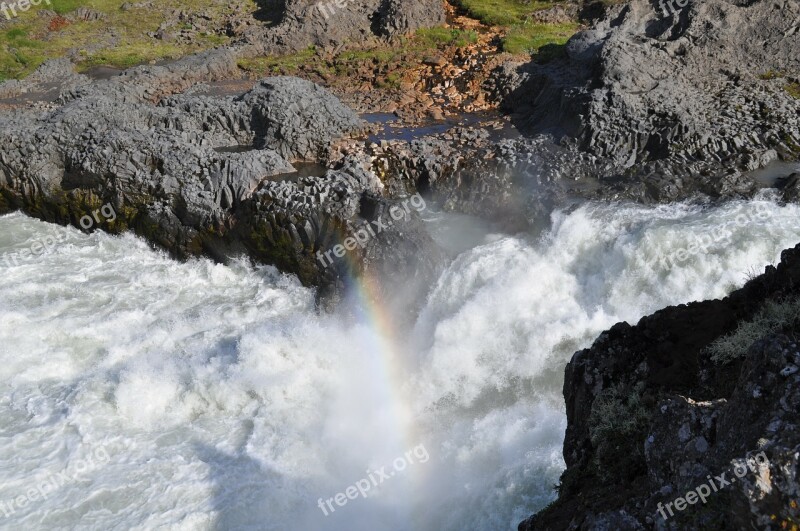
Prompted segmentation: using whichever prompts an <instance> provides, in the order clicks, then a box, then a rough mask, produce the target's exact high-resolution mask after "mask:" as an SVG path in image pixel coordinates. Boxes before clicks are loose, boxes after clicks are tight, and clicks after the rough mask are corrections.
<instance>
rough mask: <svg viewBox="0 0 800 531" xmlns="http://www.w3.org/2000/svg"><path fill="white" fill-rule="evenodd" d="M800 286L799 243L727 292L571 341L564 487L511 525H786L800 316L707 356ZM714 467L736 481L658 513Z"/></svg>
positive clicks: (798, 490)
mask: <svg viewBox="0 0 800 531" xmlns="http://www.w3.org/2000/svg"><path fill="white" fill-rule="evenodd" d="M798 297H800V246H798V247H797V248H795V249H790V250H787V251H784V253H783V255H782V260H781V263H780V265H778V267H777V268H776V267H772V266H770V267H768V268H767V270H766V271H765V273H764V274H763V275H762V276H760V277H757V278H755V279H753V280H751V281H750V282H748V283H747V284H746V285H745V287H744V288H742V289H741V290H739V291H736V292H734V293H733V294H731V295H730V296H729V297H727V298H725V299H723V300H716V301H707V302H700V303H692V304H689V305H684V306H678V307H672V308H667V309H665V310H661V311H659V312H657V313H656V314H654V315H652V316H649V317H645V318H643V319H642V320H641V321H640V322H639V323H638V324H637V325H635V326H631V325H629V324H627V323H621V324H618V325H616V326H615V327H614V328H612V329H611V330H609V331H607V332H605V333H604V334H602V335H601V336H600V337H599V338H598V339H597V340H596V341H595V343H594V345H592V347H591V348H589V349H586V350H584V351H581V352H578V353H576V354H575V356H574V357H573V358H572V361H571V362H570V363H569V365H568V366H567V369H566V377H565V381H564V397H565V399H566V403H567V418H568V427H567V433H566V439H565V442H564V458H565V460H566V463H567V470H566V471H565V472H564V474H563V475H562V478H561V485H560V487H559V498H558V500H557V501H556V502H555V503H554V504H553V505H551V506H549V507H548V508H547V509H545V510H544V511H542V512H541V513H539V514H538V515H536V516H533V517H531V518H530V519H529V520H526V521H525V522H523V523H522V524H521V525H520V527H519V528H520V530H534V529H610V528H614V529H781V528H785V526H783V522H787V523H788V524H789V525H791V523H792V522H796V520H797V517H798V510H797V507H798V505H797V504H798V499H797V498H798V495H800V478H798V470H800V469H798V466H799V465H800V463H799V462H798V455H800V453H798V452H800V430H799V428H800V413H798V411H800V375H798V370H797V367H798V363H799V362H800V347H799V346H798V345H800V342H798V333H799V332H800V321H798V320H797V319H796V318H795V319H794V320H789V323H790V324H788V325H787V326H784V327H783V329H781V330H779V331H777V332H770V331H765V332H764V335H763V337H762V338H761V339H758V340H756V341H755V342H752V341H749V342H743V343H741V345H738V346H737V348H736V349H734V350H735V356H733V357H732V358H731V359H727V360H724V361H721V360H720V359H717V358H715V356H713V355H711V354H710V353H711V349H710V348H709V347H710V346H711V345H712V344H713V343H714V341H715V340H717V339H719V338H720V337H723V336H726V335H728V334H731V333H732V332H735V331H736V329H737V326H739V325H740V324H741V323H743V322H746V321H748V320H751V319H752V318H753V316H754V315H755V314H756V313H757V312H758V311H759V310H760V309H761V308H763V307H764V306H765V304H769V303H771V304H775V305H796V304H797V299H798ZM791 307H792V308H795V307H796V306H791ZM792 311H794V310H792ZM759 454H761V457H759V459H756V460H755V461H754V456H756V455H759ZM748 458H749V460H748ZM764 458H766V462H765V461H764ZM732 467H733V468H736V467H738V470H739V471H743V470H744V468H745V467H746V468H747V473H746V474H743V475H741V476H740V475H739V473H738V472H737V473H736V474H734V473H732V472H731V469H732ZM722 473H727V479H728V480H731V479H732V478H734V481H731V482H730V485H729V486H727V487H725V488H720V489H719V491H718V492H716V491H714V492H712V493H711V494H710V495H709V496H708V499H707V501H706V503H697V504H696V505H689V506H688V509H687V508H686V507H684V509H683V510H682V511H678V510H673V509H672V508H670V510H669V511H667V510H666V509H664V516H666V519H665V518H664V516H662V515H661V514H660V510H659V509H660V507H659V503H660V504H662V507H663V505H665V504H667V503H669V502H673V501H674V500H675V499H676V498H679V497H684V496H685V495H686V494H687V493H689V492H690V491H695V489H696V488H697V487H698V486H700V485H702V484H704V483H708V482H709V476H711V477H712V478H715V477H717V476H719V475H720V474H722ZM718 486H719V485H718ZM670 513H673V514H672V515H670ZM782 526H783V527H782Z"/></svg>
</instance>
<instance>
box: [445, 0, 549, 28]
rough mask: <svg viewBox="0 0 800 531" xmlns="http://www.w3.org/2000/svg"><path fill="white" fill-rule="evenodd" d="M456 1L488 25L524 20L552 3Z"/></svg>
mask: <svg viewBox="0 0 800 531" xmlns="http://www.w3.org/2000/svg"><path fill="white" fill-rule="evenodd" d="M456 3H457V4H458V5H459V6H460V7H461V8H463V9H464V10H466V11H467V13H469V15H470V16H471V17H473V18H476V19H478V20H480V21H481V22H483V23H484V24H487V25H489V26H513V25H515V24H519V23H522V22H525V20H526V18H527V17H528V16H529V15H530V14H531V13H533V12H535V11H540V10H542V9H547V8H548V7H552V6H553V5H554V4H553V3H552V2H542V1H540V0H457V2H456Z"/></svg>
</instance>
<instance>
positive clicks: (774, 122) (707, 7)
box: [497, 0, 800, 195]
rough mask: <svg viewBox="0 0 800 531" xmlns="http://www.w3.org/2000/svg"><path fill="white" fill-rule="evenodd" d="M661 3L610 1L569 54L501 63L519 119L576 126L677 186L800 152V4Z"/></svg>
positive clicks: (644, 173) (602, 152)
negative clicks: (794, 90) (799, 92)
mask: <svg viewBox="0 0 800 531" xmlns="http://www.w3.org/2000/svg"><path fill="white" fill-rule="evenodd" d="M662 4H663V6H660V5H659V4H658V2H647V1H645V0H634V1H632V2H629V3H626V4H624V5H622V6H619V7H617V8H614V9H611V10H610V12H609V14H608V16H607V17H606V18H605V19H604V20H602V21H600V22H598V23H597V24H596V25H594V26H593V27H591V28H590V29H587V30H585V31H582V32H580V33H579V34H577V35H576V36H574V37H573V38H572V39H571V40H570V41H569V43H568V44H567V46H566V57H565V58H563V59H559V60H555V61H552V62H551V63H548V64H545V65H539V64H527V65H521V66H518V67H517V68H513V67H512V66H507V67H505V68H504V69H500V70H499V71H498V76H499V78H500V79H502V80H504V82H501V83H500V85H501V87H500V88H498V90H497V91H498V92H499V94H500V95H504V96H505V105H506V107H507V108H508V109H509V110H511V111H512V112H513V113H514V118H515V121H516V123H517V125H518V126H519V127H520V128H521V129H522V130H524V131H526V132H527V133H529V134H535V133H539V132H549V133H553V134H554V135H556V136H563V135H566V136H567V137H571V138H575V139H577V140H578V142H579V145H580V147H581V149H584V150H586V151H588V152H590V153H592V154H595V155H597V156H599V157H601V158H603V159H607V160H610V161H613V163H614V166H615V172H616V173H619V174H628V175H635V176H636V178H637V179H639V178H642V177H648V176H649V175H651V174H658V175H661V176H663V177H662V178H661V179H660V182H659V180H653V185H656V186H660V187H666V188H668V187H673V188H676V187H680V186H681V185H682V183H681V179H682V178H683V177H685V176H692V175H697V174H699V173H702V172H706V173H707V172H709V171H710V172H713V173H716V174H718V175H724V174H726V173H729V172H730V171H731V170H734V169H737V170H741V169H750V170H752V169H755V168H758V167H761V166H764V165H765V164H767V163H769V162H772V161H774V160H776V159H777V158H779V157H780V158H784V159H796V158H797V157H798V156H800V101H799V100H797V99H796V97H793V96H792V94H791V93H790V92H791V91H789V90H786V86H787V85H791V84H792V83H796V82H797V81H798V79H797V73H798V72H799V71H800V55H798V53H797V50H798V49H800V31H798V29H799V26H798V24H799V23H798V20H799V19H798V17H800V4H798V3H797V2H794V1H786V0H779V1H777V2H776V1H771V0H755V1H752V2H730V1H727V0H703V1H698V2H691V3H689V5H688V6H686V7H685V8H683V9H681V8H680V7H677V10H676V11H674V12H673V11H672V8H675V4H674V3H673V4H672V7H669V4H670V3H669V2H667V1H666V0H665V2H663V3H662ZM664 6H666V7H664ZM503 87H504V88H503ZM668 195H669V192H668Z"/></svg>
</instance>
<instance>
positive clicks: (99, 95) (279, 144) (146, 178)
mask: <svg viewBox="0 0 800 531" xmlns="http://www.w3.org/2000/svg"><path fill="white" fill-rule="evenodd" d="M220 54H221V55H220V57H216V56H214V57H212V59H213V60H212V61H210V62H209V61H202V60H195V59H194V58H189V59H187V60H185V61H183V62H178V63H177V64H175V65H170V67H153V68H150V67H140V68H137V69H133V70H132V71H128V72H126V73H125V74H124V75H122V76H118V77H115V78H112V79H110V80H106V81H100V82H93V83H89V82H86V83H84V84H82V85H79V86H77V87H75V88H73V89H70V90H68V91H66V92H65V93H63V94H62V96H61V98H60V101H59V102H58V103H56V104H52V105H46V106H44V107H43V109H44V110H42V109H35V108H29V109H17V110H13V111H10V112H8V113H4V114H1V115H0V211H3V212H6V211H9V210H15V209H19V210H22V211H24V212H26V213H28V214H30V215H33V216H36V217H39V218H41V219H44V220H47V221H52V222H58V223H64V224H66V223H70V224H72V225H74V226H80V225H79V220H80V218H81V217H83V216H85V215H87V213H91V212H92V211H93V210H95V209H97V208H99V207H100V206H101V205H104V204H106V203H110V204H111V205H112V206H113V208H114V209H115V211H116V213H117V216H116V220H115V221H114V222H113V223H110V224H108V225H107V226H104V227H103V228H104V229H106V230H109V231H111V232H120V231H124V230H127V229H131V230H134V231H135V232H137V233H138V234H140V235H142V236H143V237H145V238H147V239H148V240H150V241H151V242H153V243H155V244H157V245H159V246H161V247H163V248H165V249H167V250H169V251H171V252H172V253H174V254H175V255H177V256H179V257H188V256H194V255H200V254H205V255H210V256H212V257H214V258H218V259H222V260H224V259H226V258H227V257H229V256H231V255H234V254H240V253H244V254H247V255H249V256H251V257H252V258H253V259H255V260H257V261H260V262H263V263H268V264H274V265H276V266H278V267H279V268H280V269H282V270H283V271H286V272H289V273H295V274H297V275H298V276H299V277H300V279H301V280H302V281H303V282H305V283H306V284H314V285H323V286H331V285H333V284H335V283H336V282H337V279H338V278H339V277H340V276H341V275H342V274H345V273H347V274H349V273H351V271H349V270H348V268H349V269H356V270H358V269H359V268H360V267H365V266H366V262H365V260H366V259H367V258H368V257H369V256H373V257H378V258H380V259H385V260H392V259H395V258H397V257H396V256H393V255H392V252H390V250H383V251H377V250H374V249H372V246H379V245H381V242H382V241H384V240H385V239H386V238H388V237H390V236H391V233H392V231H390V230H387V231H386V234H384V235H382V238H377V237H376V238H373V239H371V240H370V241H369V242H367V244H365V245H364V246H363V247H359V248H356V249H354V250H353V252H352V253H351V257H350V258H351V260H350V261H349V262H347V263H346V264H345V263H343V262H342V263H340V262H336V263H333V264H328V263H322V262H321V261H320V260H319V259H318V257H317V253H318V252H320V251H327V250H328V249H330V248H332V247H334V246H336V245H338V244H340V243H341V242H342V241H343V240H345V239H346V238H347V237H348V236H349V235H350V233H351V231H352V227H353V226H355V225H356V224H357V223H358V221H359V220H360V219H361V214H362V213H361V209H362V207H361V203H362V198H363V196H364V195H365V194H371V195H374V196H376V197H379V198H381V197H382V196H381V188H382V185H381V183H380V181H379V180H378V178H377V177H376V176H375V175H374V174H372V173H370V172H369V171H366V170H365V169H364V168H362V167H361V166H360V165H358V164H355V163H352V162H351V161H347V160H345V161H342V162H341V163H340V164H339V166H338V168H336V169H333V168H331V169H328V170H324V169H323V170H322V171H320V172H319V174H318V175H316V176H308V177H300V176H298V175H293V174H294V173H295V171H296V168H295V166H294V165H295V164H296V163H298V161H299V162H303V161H310V162H313V163H315V164H317V165H319V166H323V167H324V165H326V164H327V162H328V150H329V147H330V145H331V143H332V142H333V141H334V140H336V139H338V138H341V137H345V136H348V135H352V134H356V133H358V132H359V131H360V129H361V127H362V122H361V120H360V119H359V117H358V116H357V115H356V114H355V113H354V112H353V111H351V110H350V109H349V108H347V107H345V106H344V105H343V104H342V103H341V102H340V101H339V100H338V99H337V98H335V97H334V96H333V95H331V94H330V93H329V92H327V91H326V90H325V89H323V88H321V87H319V86H317V85H315V84H313V83H311V82H309V81H304V80H301V79H295V78H287V77H275V78H268V79H265V80H263V81H261V82H259V83H258V84H256V86H255V87H254V88H253V89H252V90H250V91H249V92H247V93H245V94H243V95H242V96H239V97H224V98H214V97H207V96H194V95H190V94H180V93H178V94H174V93H176V92H180V91H181V90H183V89H185V88H186V85H188V84H190V83H191V82H192V80H194V79H195V77H196V76H200V77H202V78H204V79H208V78H209V77H211V78H213V77H214V76H215V75H216V74H215V72H221V71H224V70H225V69H226V68H228V67H230V63H232V62H233V58H232V57H229V56H228V55H227V53H226V52H220ZM226 57H227V62H226ZM195 63H202V65H203V67H202V68H195V67H196V64H195ZM47 68H50V67H47ZM220 75H222V74H220ZM167 93H168V94H172V95H166V94H167ZM380 200H381V201H386V202H387V204H388V203H390V201H389V200H388V199H387V200H384V199H380ZM404 230H405V233H406V234H408V235H409V238H410V239H411V240H412V241H413V242H415V243H417V244H418V245H419V246H420V247H423V248H424V247H426V246H427V245H429V244H430V239H429V238H426V237H425V236H424V232H423V231H421V230H418V231H415V230H413V225H409V226H408V227H404ZM357 272H358V271H355V272H353V273H357Z"/></svg>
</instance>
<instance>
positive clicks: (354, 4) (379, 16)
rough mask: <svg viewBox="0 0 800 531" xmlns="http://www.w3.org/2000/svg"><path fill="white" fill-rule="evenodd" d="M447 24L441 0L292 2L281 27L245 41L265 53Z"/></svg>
mask: <svg viewBox="0 0 800 531" xmlns="http://www.w3.org/2000/svg"><path fill="white" fill-rule="evenodd" d="M444 22H445V11H444V3H443V2H442V1H441V0H402V1H400V0H287V1H286V2H285V7H284V9H282V12H281V13H280V16H279V22H278V23H277V25H275V26H274V27H271V28H263V27H262V28H254V29H253V30H252V31H249V32H248V33H247V34H246V36H245V39H246V41H247V42H248V43H249V44H253V45H256V46H259V47H261V48H262V49H263V51H265V52H269V53H279V52H286V51H298V50H302V49H305V48H307V47H309V46H318V47H321V48H331V47H338V46H344V45H347V44H348V43H359V44H363V43H364V42H369V41H376V40H377V39H379V38H382V37H393V36H397V35H402V34H404V33H407V32H410V31H414V30H416V29H418V28H424V27H432V26H438V25H440V24H443V23H444Z"/></svg>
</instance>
